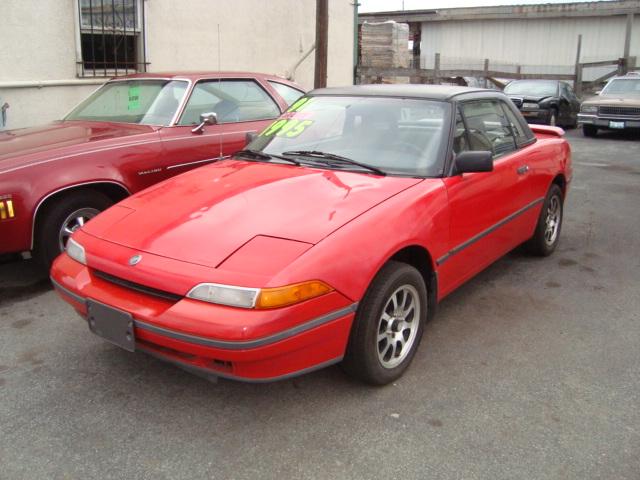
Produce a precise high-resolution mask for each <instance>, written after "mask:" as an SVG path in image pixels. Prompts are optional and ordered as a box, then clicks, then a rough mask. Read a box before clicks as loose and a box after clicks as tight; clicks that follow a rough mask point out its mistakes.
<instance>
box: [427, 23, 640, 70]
mask: <svg viewBox="0 0 640 480" xmlns="http://www.w3.org/2000/svg"><path fill="white" fill-rule="evenodd" d="M626 21H627V20H626V16H623V15H617V16H607V17H578V18H528V19H513V20H510V19H508V18H504V19H499V20H498V19H491V20H451V21H439V22H423V23H422V38H421V44H420V48H421V65H422V66H423V68H432V67H433V63H434V54H435V53H440V55H441V68H442V69H448V68H451V69H455V68H476V69H482V68H483V59H485V58H489V59H490V60H491V62H492V63H491V65H490V68H493V69H496V70H498V69H500V70H501V69H503V68H504V69H507V71H515V70H514V68H515V65H522V66H523V68H522V72H523V73H527V72H535V73H569V74H572V73H573V69H574V64H575V59H576V47H577V39H578V34H582V54H581V61H583V62H590V61H599V60H612V59H615V58H618V57H622V56H623V52H624V37H625V28H626ZM631 55H632V56H634V55H635V56H637V57H638V60H640V18H639V16H636V17H635V19H634V24H633V35H632V38H631ZM610 69H611V68H609V70H610ZM589 70H590V71H586V70H585V77H584V78H585V80H588V79H589V77H590V76H592V77H593V78H595V76H597V75H596V72H595V69H589ZM606 70H607V69H606V68H605V71H606ZM598 72H600V70H598Z"/></svg>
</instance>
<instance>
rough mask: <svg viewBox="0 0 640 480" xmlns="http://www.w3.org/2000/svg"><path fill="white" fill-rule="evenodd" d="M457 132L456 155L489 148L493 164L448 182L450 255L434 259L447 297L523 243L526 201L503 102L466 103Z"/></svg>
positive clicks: (520, 158) (522, 159) (519, 159)
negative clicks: (488, 167) (489, 169)
mask: <svg viewBox="0 0 640 480" xmlns="http://www.w3.org/2000/svg"><path fill="white" fill-rule="evenodd" d="M455 132H456V134H455V140H454V142H453V155H454V156H455V155H456V154H459V153H461V152H463V151H466V150H489V151H491V152H492V153H493V159H494V166H493V171H491V172H477V173H464V174H456V173H455V171H453V172H452V174H451V175H450V176H448V177H446V178H444V184H445V186H446V189H447V192H448V197H449V208H450V235H449V238H450V240H449V250H448V253H447V254H446V255H444V256H443V257H441V258H439V259H437V260H436V261H437V263H438V267H439V269H440V270H439V275H440V278H441V284H442V288H443V290H444V291H443V294H445V295H446V293H447V292H448V291H451V290H453V289H454V288H456V287H457V286H459V285H460V284H462V283H463V282H464V281H466V280H467V279H469V278H470V277H472V276H473V275H475V274H476V273H477V272H479V271H480V270H482V269H483V268H485V267H486V266H487V265H489V264H490V263H491V262H493V261H495V260H496V259H497V258H499V257H500V256H502V255H504V254H505V253H507V252H508V251H509V250H511V249H512V248H513V247H515V246H516V245H518V244H519V243H520V242H521V241H522V240H523V235H524V233H523V232H524V229H523V225H524V222H523V221H522V219H521V218H520V217H521V215H520V214H521V213H522V209H523V207H525V206H526V203H527V195H526V193H525V190H526V187H525V183H526V180H525V179H526V175H523V172H524V171H525V170H526V162H525V157H524V156H523V154H522V152H521V150H520V149H519V148H518V145H517V143H516V138H515V134H514V130H513V127H512V126H511V125H510V121H509V119H508V117H507V115H506V114H505V110H504V108H503V106H502V102H501V101H500V100H496V99H491V100H473V101H468V102H462V103H461V104H460V105H459V110H458V113H457V119H456V129H455ZM454 161H455V160H454Z"/></svg>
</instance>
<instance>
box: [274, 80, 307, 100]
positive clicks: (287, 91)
mask: <svg viewBox="0 0 640 480" xmlns="http://www.w3.org/2000/svg"><path fill="white" fill-rule="evenodd" d="M269 84H271V86H272V87H273V88H274V89H275V91H276V92H278V94H279V95H280V96H281V97H282V98H284V100H285V102H287V105H292V104H293V102H295V101H296V100H298V99H299V98H300V97H301V96H302V95H304V92H301V91H300V90H298V89H296V88H293V87H290V86H289V85H285V84H284V83H278V82H272V81H271V80H269Z"/></svg>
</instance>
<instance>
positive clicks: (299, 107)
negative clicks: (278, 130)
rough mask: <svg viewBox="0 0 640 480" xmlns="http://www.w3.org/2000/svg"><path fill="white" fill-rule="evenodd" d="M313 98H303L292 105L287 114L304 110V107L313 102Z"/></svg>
mask: <svg viewBox="0 0 640 480" xmlns="http://www.w3.org/2000/svg"><path fill="white" fill-rule="evenodd" d="M311 98H312V97H302V98H301V99H299V100H297V101H296V102H295V103H294V104H293V105H291V106H290V107H289V110H287V112H299V111H300V110H302V107H306V106H307V104H308V103H309V102H310V101H311Z"/></svg>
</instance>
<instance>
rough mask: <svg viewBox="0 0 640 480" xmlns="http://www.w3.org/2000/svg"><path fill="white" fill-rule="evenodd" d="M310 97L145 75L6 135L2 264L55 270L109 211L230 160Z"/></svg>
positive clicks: (199, 77)
mask: <svg viewBox="0 0 640 480" xmlns="http://www.w3.org/2000/svg"><path fill="white" fill-rule="evenodd" d="M303 93H304V92H303V91H302V89H301V87H299V86H297V85H295V84H293V83H291V82H288V81H287V80H284V79H282V78H279V77H274V76H270V75H262V74H253V73H241V72H240V73H190V74H176V73H169V74H137V75H130V76H128V77H123V78H118V79H115V80H111V81H109V82H107V83H106V84H105V85H103V86H102V87H101V88H100V89H98V90H97V91H96V92H95V93H94V94H93V95H91V96H90V97H89V98H87V99H86V100H85V101H84V102H82V103H81V104H80V105H79V106H78V107H76V108H75V109H74V110H73V111H72V112H71V113H69V114H68V115H67V116H66V117H65V118H64V120H61V121H58V122H54V123H51V124H49V125H46V126H42V127H35V128H25V129H19V130H13V131H5V132H0V255H2V254H7V253H14V252H24V251H30V250H35V253H36V256H37V258H38V259H39V260H41V262H42V264H43V265H44V266H45V267H48V266H49V265H50V264H51V262H52V261H53V259H54V258H55V257H56V256H57V255H59V254H60V252H61V251H62V250H64V247H65V245H66V242H67V239H68V238H69V235H70V234H71V233H72V232H73V231H74V230H75V229H76V228H78V227H79V226H81V225H83V224H84V222H86V221H87V220H89V219H91V218H92V217H94V216H95V215H96V214H98V213H99V212H100V211H102V210H104V209H105V208H107V207H108V206H110V205H112V204H114V203H116V202H118V201H120V200H122V199H123V198H125V197H127V196H128V195H130V194H131V193H135V192H137V191H139V190H142V189H143V188H146V187H148V186H150V185H153V184H154V183H157V182H159V181H161V180H165V179H167V178H169V177H171V176H173V175H176V174H179V173H183V172H185V171H187V170H189V169H191V168H193V167H196V166H200V165H202V164H205V163H209V162H213V161H216V160H219V159H221V158H227V157H228V156H229V155H230V154H232V153H233V152H235V151H236V150H239V149H241V148H242V147H243V146H244V145H245V143H246V135H247V133H249V132H257V131H260V130H262V129H264V128H265V127H266V126H267V125H268V124H270V123H271V122H272V121H273V119H275V118H277V117H278V116H279V115H280V114H281V113H282V112H283V111H284V110H286V108H287V107H288V106H289V105H290V104H291V103H293V102H294V101H295V100H296V99H297V98H298V97H300V96H301V95H303ZM194 127H196V128H194Z"/></svg>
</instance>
